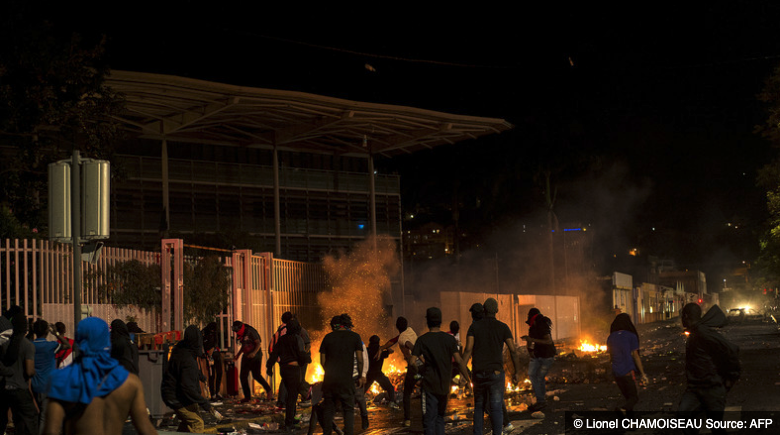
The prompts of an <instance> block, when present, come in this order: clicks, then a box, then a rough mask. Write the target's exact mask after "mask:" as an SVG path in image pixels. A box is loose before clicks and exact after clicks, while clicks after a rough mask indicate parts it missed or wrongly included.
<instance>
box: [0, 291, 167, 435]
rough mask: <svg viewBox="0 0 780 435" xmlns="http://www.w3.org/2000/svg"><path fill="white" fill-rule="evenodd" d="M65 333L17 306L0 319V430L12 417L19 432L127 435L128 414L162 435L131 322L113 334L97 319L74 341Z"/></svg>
mask: <svg viewBox="0 0 780 435" xmlns="http://www.w3.org/2000/svg"><path fill="white" fill-rule="evenodd" d="M66 333H67V331H66V327H65V324H64V323H62V322H56V323H55V324H50V323H49V322H47V321H46V320H43V319H37V320H35V321H34V322H31V321H28V318H27V316H26V315H25V313H24V310H23V309H22V308H21V307H19V306H17V305H12V306H11V307H9V308H8V309H7V310H6V311H5V312H4V313H3V314H2V315H0V433H5V431H6V428H7V426H8V425H9V415H10V416H11V418H12V419H13V427H14V433H15V434H30V435H38V434H47V435H48V434H61V433H64V434H70V433H94V434H101V433H121V432H122V428H123V426H124V423H125V421H126V419H127V418H128V417H131V418H132V421H133V425H134V426H135V429H136V431H137V433H139V434H156V433H157V431H156V429H155V428H154V425H152V423H151V421H150V419H149V414H148V412H147V408H146V403H145V400H144V394H143V384H142V382H141V380H140V378H139V377H138V347H137V346H135V345H134V344H133V343H132V342H131V341H130V334H129V333H128V332H127V326H126V325H125V324H124V322H122V321H121V320H118V321H114V323H112V327H111V330H109V326H108V324H107V323H106V322H105V321H104V320H102V319H99V318H96V317H90V318H87V319H85V320H82V321H81V322H79V324H78V326H77V329H76V335H75V338H69V337H67V335H66ZM50 335H51V336H53V339H50V337H49V336H50Z"/></svg>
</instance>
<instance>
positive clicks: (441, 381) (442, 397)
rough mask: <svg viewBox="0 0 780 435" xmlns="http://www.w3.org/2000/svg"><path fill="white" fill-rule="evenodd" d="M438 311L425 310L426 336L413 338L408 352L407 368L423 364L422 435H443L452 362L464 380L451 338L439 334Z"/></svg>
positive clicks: (465, 376)
mask: <svg viewBox="0 0 780 435" xmlns="http://www.w3.org/2000/svg"><path fill="white" fill-rule="evenodd" d="M441 317H442V316H441V310H440V309H438V308H436V307H431V308H428V310H427V311H426V313H425V319H426V322H427V324H428V329H429V332H428V333H426V334H423V335H421V336H420V337H419V338H417V341H416V342H415V344H414V348H413V349H412V358H411V364H413V365H414V364H415V363H416V362H417V360H418V359H422V360H424V361H425V366H426V370H425V376H424V377H423V379H422V408H423V409H422V412H423V430H424V431H425V435H444V415H445V414H446V412H447V397H448V396H449V394H450V389H451V386H452V362H453V360H454V361H455V363H456V364H457V366H458V369H459V371H460V374H461V375H462V376H463V377H464V378H465V379H468V369H467V368H466V364H465V363H464V362H463V359H462V358H461V356H460V353H459V352H458V342H457V340H455V337H453V336H452V335H450V334H448V333H446V332H443V331H442V330H441Z"/></svg>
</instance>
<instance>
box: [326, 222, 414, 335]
mask: <svg viewBox="0 0 780 435" xmlns="http://www.w3.org/2000/svg"><path fill="white" fill-rule="evenodd" d="M323 268H324V269H325V272H326V273H327V275H328V278H329V281H330V284H331V290H330V291H328V292H324V293H321V294H320V295H319V296H318V304H319V306H320V307H321V309H322V314H323V319H324V323H325V325H329V322H330V319H331V318H332V317H333V316H337V315H339V314H342V313H347V314H349V315H350V317H352V323H353V324H354V325H355V328H354V329H355V331H357V332H358V333H360V335H361V337H362V338H363V341H364V342H366V343H367V342H368V337H370V336H371V335H373V334H378V333H380V332H385V331H386V329H387V327H388V325H389V322H388V318H387V314H386V313H385V302H386V298H387V297H388V295H389V292H390V285H391V279H392V278H395V277H396V276H397V275H398V274H399V270H400V268H401V262H400V259H399V258H398V249H397V246H396V243H395V242H394V241H393V239H391V238H390V237H388V236H377V237H376V238H373V237H369V238H368V239H366V240H363V241H361V242H359V243H357V244H356V245H355V246H354V247H353V248H352V250H351V251H350V252H341V253H339V254H338V255H331V256H327V257H325V259H324V260H323ZM324 332H327V328H326V329H325V330H324ZM322 335H324V334H322ZM383 338H384V337H383Z"/></svg>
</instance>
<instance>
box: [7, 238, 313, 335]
mask: <svg viewBox="0 0 780 435" xmlns="http://www.w3.org/2000/svg"><path fill="white" fill-rule="evenodd" d="M171 242H172V241H171V240H166V241H163V245H162V247H161V248H162V249H161V252H149V251H137V250H131V249H121V248H115V247H109V246H106V247H104V248H103V251H102V253H101V256H100V259H99V260H98V261H97V262H96V263H95V264H90V263H86V262H81V268H82V277H83V284H82V296H81V297H82V304H83V305H84V306H86V307H89V308H91V310H92V315H93V316H95V317H100V318H102V319H104V320H106V322H108V323H111V321H112V320H114V319H121V320H127V318H128V317H133V318H134V319H135V320H136V321H137V322H138V325H139V326H140V327H141V328H142V329H143V330H145V331H147V332H164V331H163V330H161V326H160V325H162V324H163V323H165V322H163V320H162V315H163V313H165V314H166V315H169V316H171V317H173V318H174V319H176V318H177V314H178V319H181V316H182V313H177V312H176V311H180V310H182V304H181V300H177V298H180V294H179V293H177V291H176V288H175V287H176V285H177V283H181V282H183V277H182V276H181V273H182V271H181V268H176V267H169V268H165V267H161V270H162V274H163V276H162V277H161V282H160V288H161V291H162V292H163V293H165V294H167V295H168V297H167V298H166V297H165V295H163V296H164V297H163V301H164V302H163V304H164V305H167V306H168V307H170V309H169V310H163V307H160V308H159V309H155V310H153V311H152V312H143V311H141V310H139V309H138V308H135V307H132V306H130V307H124V308H121V309H120V308H117V307H116V305H114V304H113V303H112V301H111V299H110V295H109V294H108V293H107V292H105V291H104V290H101V289H103V288H105V286H106V285H107V284H109V281H108V278H107V277H106V273H105V272H106V271H107V270H108V269H109V267H110V266H111V265H113V264H117V263H121V262H126V261H131V260H137V261H139V262H141V263H142V264H144V265H159V266H163V265H164V264H165V263H170V261H171V260H173V259H175V258H177V257H176V253H175V252H171V250H172V249H173V250H175V249H180V250H184V249H185V248H184V245H183V243H182V242H181V241H178V243H176V244H172V243H171ZM178 254H182V256H181V257H178V258H186V259H185V260H184V261H190V262H191V261H196V260H197V258H198V257H196V256H184V255H183V252H179V253H178ZM221 257H222V258H223V262H224V264H225V266H226V267H227V268H229V269H230V277H231V280H232V289H231V292H230V298H229V303H228V308H227V309H226V311H225V313H224V314H222V315H220V316H219V320H220V323H221V324H222V327H223V328H224V330H225V331H229V330H230V324H231V323H232V321H233V320H242V321H244V322H246V323H249V324H251V325H253V326H254V327H255V328H257V330H258V331H260V333H261V335H262V338H263V340H264V345H265V344H267V342H266V340H270V338H271V336H272V335H273V333H274V331H275V330H276V327H277V326H278V324H279V323H280V321H281V320H280V319H281V315H282V313H284V312H285V311H291V312H293V313H295V314H297V315H298V317H299V318H300V319H301V322H302V323H303V324H309V325H312V324H315V322H320V321H321V319H320V318H319V316H320V313H319V311H318V308H317V304H316V302H317V293H318V292H321V291H323V290H325V289H327V285H328V284H327V278H326V275H325V272H324V270H323V269H322V266H321V265H320V264H315V263H304V262H299V261H289V260H282V259H277V258H273V256H272V255H271V254H270V253H253V252H251V251H249V250H236V251H232V252H230V253H227V254H221ZM166 274H167V279H166V276H165V275H166ZM184 291H186V289H184ZM72 300H73V255H72V250H71V246H70V245H67V244H61V243H55V242H49V241H45V240H19V239H15V240H11V239H6V240H3V241H2V243H0V307H2V309H3V310H5V309H8V308H9V307H10V306H11V305H13V304H16V305H19V306H20V307H22V308H23V309H24V312H25V313H26V315H27V316H28V317H29V318H33V319H39V318H42V319H45V320H47V321H48V322H50V323H54V322H58V321H61V322H63V323H65V325H66V328H67V330H68V331H73V330H74V329H73V326H74V325H73V320H74V319H73V305H72ZM168 321H170V318H169V319H168ZM179 323H181V322H179ZM165 324H166V325H169V324H170V325H175V323H165ZM176 326H177V327H183V326H184V325H181V324H179V325H176ZM166 329H172V328H166ZM228 337H230V338H229V341H230V342H231V343H229V345H232V344H233V343H232V341H233V340H232V334H228Z"/></svg>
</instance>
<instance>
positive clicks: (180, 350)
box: [160, 325, 222, 433]
mask: <svg viewBox="0 0 780 435" xmlns="http://www.w3.org/2000/svg"><path fill="white" fill-rule="evenodd" d="M202 355H203V337H202V335H201V333H200V330H199V329H198V327H197V326H194V325H190V326H188V327H187V329H185V330H184V338H183V339H182V340H181V341H180V342H178V343H176V346H174V347H173V351H171V358H170V359H169V360H168V369H167V370H166V371H165V373H164V374H163V379H162V384H161V385H160V393H161V395H162V399H163V402H165V404H166V405H168V406H169V407H170V408H171V409H173V410H174V412H176V416H177V417H178V418H179V422H180V423H179V428H178V429H177V430H178V431H179V432H194V433H202V432H203V430H204V429H205V424H204V422H203V418H202V417H201V416H200V413H199V412H198V408H203V410H204V411H206V412H209V413H211V414H212V415H214V417H215V418H216V419H217V420H222V415H221V414H220V413H219V412H218V411H217V410H216V409H214V408H213V407H212V406H211V403H210V402H209V401H208V399H206V398H205V397H203V396H202V395H201V393H200V380H201V379H200V377H201V376H202V375H201V373H200V367H199V366H198V361H197V358H198V357H200V356H202Z"/></svg>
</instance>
